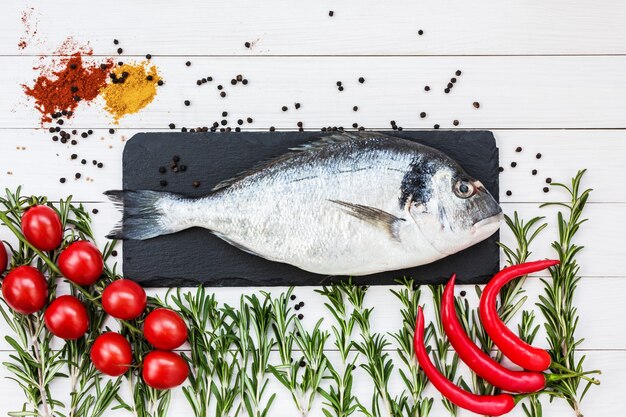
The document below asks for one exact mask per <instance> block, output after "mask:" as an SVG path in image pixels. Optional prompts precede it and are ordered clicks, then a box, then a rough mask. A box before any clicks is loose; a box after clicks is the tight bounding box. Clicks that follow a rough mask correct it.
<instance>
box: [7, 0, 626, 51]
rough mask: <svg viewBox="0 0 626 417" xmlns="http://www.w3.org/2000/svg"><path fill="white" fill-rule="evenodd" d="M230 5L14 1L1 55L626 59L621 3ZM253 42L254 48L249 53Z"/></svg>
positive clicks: (351, 0) (277, 1)
mask: <svg viewBox="0 0 626 417" xmlns="http://www.w3.org/2000/svg"><path fill="white" fill-rule="evenodd" d="M224 6H225V5H224V4H223V3H221V2H194V3H193V5H188V6H186V7H181V5H180V4H179V3H175V2H174V3H166V2H159V3H157V4H156V5H155V4H154V2H151V1H150V0H139V1H133V2H129V4H125V5H124V7H122V8H108V9H107V10H106V15H107V18H106V19H103V18H102V11H97V10H94V8H93V4H92V3H90V2H82V3H76V2H71V1H69V0H61V1H56V2H54V3H51V2H47V1H45V0H34V1H30V2H28V3H27V4H25V3H22V2H7V4H6V5H5V8H4V10H3V14H2V18H1V19H2V20H1V22H2V24H1V25H0V54H3V55H6V54H18V53H21V54H48V53H50V51H53V50H54V49H55V48H56V47H57V46H58V45H59V44H60V43H61V42H63V41H64V40H65V38H66V37H67V36H73V37H74V38H76V39H77V40H79V41H80V42H85V43H86V42H90V44H91V46H92V47H93V48H94V50H95V51H96V53H99V54H115V50H116V49H117V46H116V45H113V39H119V40H120V41H121V44H120V45H119V46H122V47H123V48H124V51H125V53H128V54H135V55H144V54H146V53H151V54H153V55H157V54H159V55H232V54H237V55H251V54H255V55H348V54H349V55H372V54H376V55H392V54H404V55H406V54H410V55H425V54H429V55H450V54H457V55H476V54H480V55H484V54H619V53H621V54H623V53H626V29H625V28H624V25H623V22H624V20H626V8H624V7H623V4H622V3H620V2H611V1H600V2H598V1H593V0H574V1H570V2H568V1H565V0H557V1H553V2H550V3H546V2H545V1H541V0H530V1H525V2H523V3H519V4H518V3H514V4H506V5H504V4H502V3H501V2H499V1H497V0H483V1H480V2H464V1H462V0H447V1H436V0H426V1H420V2H414V1H410V0H401V1H396V2H393V3H391V4H390V3H388V2H377V1H372V0H369V1H365V2H364V1H358V0H346V1H342V2H341V3H336V2H332V1H331V0H322V1H316V2H309V3H301V4H298V6H297V7H294V5H293V4H292V3H290V2H288V1H285V0H271V1H265V2H255V1H253V0H238V1H232V2H229V3H228V6H227V7H224ZM28 7H32V8H33V9H34V10H33V12H32V17H31V19H30V22H31V27H32V28H36V30H37V36H36V39H38V40H39V41H37V40H31V38H30V36H26V40H27V42H28V44H29V46H28V47H27V48H26V49H24V50H20V49H19V48H18V42H19V41H20V39H21V37H22V36H25V34H24V32H25V28H24V25H23V24H22V23H21V20H20V18H21V13H22V12H23V11H25V10H27V9H28ZM330 10H333V11H334V16H333V17H329V16H328V12H329V11H330ZM61 22H71V25H70V24H60V23H61ZM111 22H115V24H111ZM156 27H158V30H155V28H156ZM420 29H421V30H423V31H424V34H423V35H422V36H419V35H418V30H420ZM245 42H253V43H254V46H253V47H252V48H250V49H247V48H246V47H245V46H244V43H245Z"/></svg>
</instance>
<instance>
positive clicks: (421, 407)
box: [391, 278, 434, 417]
mask: <svg viewBox="0 0 626 417" xmlns="http://www.w3.org/2000/svg"><path fill="white" fill-rule="evenodd" d="M399 283H400V284H402V285H403V288H401V289H400V290H398V291H394V290H392V291H391V292H392V293H393V294H394V295H395V296H396V297H397V298H398V299H399V300H400V301H401V302H402V306H403V307H402V310H401V313H402V328H401V329H400V330H398V331H397V332H396V333H393V334H392V337H393V338H394V339H395V340H396V342H397V343H398V348H397V349H396V351H397V352H398V355H399V356H400V360H401V361H402V363H403V364H404V368H405V369H402V368H400V367H399V373H400V377H401V378H402V380H403V381H404V385H405V390H404V391H403V392H402V394H401V398H405V401H403V402H402V403H403V404H404V411H405V413H404V415H406V416H408V417H427V416H428V415H429V414H430V410H431V408H432V405H433V402H434V399H433V398H432V397H427V398H424V397H423V393H424V389H425V388H426V386H427V385H428V378H427V377H426V375H425V374H424V372H423V371H422V370H421V368H420V366H419V364H418V363H417V360H416V358H415V349H414V347H413V336H414V334H415V317H417V308H418V306H419V302H420V297H421V291H420V288H419V287H416V286H415V284H414V281H413V280H412V279H408V278H404V279H403V280H401V281H399ZM430 334H431V333H430V332H429V333H428V334H427V335H426V343H428V339H429V338H430Z"/></svg>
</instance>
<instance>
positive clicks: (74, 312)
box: [44, 295, 89, 340]
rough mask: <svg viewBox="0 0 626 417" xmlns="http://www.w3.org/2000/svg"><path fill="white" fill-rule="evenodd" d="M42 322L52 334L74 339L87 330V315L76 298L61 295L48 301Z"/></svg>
mask: <svg viewBox="0 0 626 417" xmlns="http://www.w3.org/2000/svg"><path fill="white" fill-rule="evenodd" d="M44 322H45V323H46V327H47V328H48V330H50V333H52V334H53V335H55V336H57V337H60V338H61V339H65V340H75V339H78V338H79V337H81V336H82V335H84V334H85V332H87V328H88V327H89V316H88V315H87V309H86V308H85V306H84V305H83V303H81V302H80V300H79V299H78V298H76V297H74V296H71V295H62V296H61V297H59V298H57V299H56V300H54V301H52V303H50V305H49V306H48V308H47V309H46V312H45V313H44Z"/></svg>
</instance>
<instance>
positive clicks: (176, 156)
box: [172, 155, 180, 162]
mask: <svg viewBox="0 0 626 417" xmlns="http://www.w3.org/2000/svg"><path fill="white" fill-rule="evenodd" d="M172 161H174V162H180V156H178V155H174V156H172Z"/></svg>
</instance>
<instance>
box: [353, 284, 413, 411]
mask: <svg viewBox="0 0 626 417" xmlns="http://www.w3.org/2000/svg"><path fill="white" fill-rule="evenodd" d="M345 288H347V289H349V292H348V293H347V298H348V301H349V302H350V304H351V305H352V308H353V309H354V310H353V313H352V314H353V316H354V319H355V320H356V323H357V324H358V325H359V329H360V330H361V339H360V340H359V341H356V342H355V343H354V347H355V348H356V350H357V351H358V352H359V353H360V354H361V355H363V357H364V358H365V363H363V364H361V367H362V368H363V369H364V370H365V371H366V372H367V373H368V375H369V376H370V378H371V379H372V382H373V383H374V392H373V395H372V402H371V407H370V408H369V409H368V408H367V407H365V405H364V404H363V403H362V402H361V401H360V400H359V399H357V402H358V404H359V410H360V411H361V413H363V414H365V415H366V416H368V417H380V416H383V415H386V416H389V417H391V416H399V415H400V414H401V413H402V409H403V408H404V400H405V398H400V399H398V401H395V399H394V398H393V397H392V395H391V393H390V392H389V380H390V378H391V375H392V373H393V369H394V365H393V360H392V359H391V357H390V355H389V352H388V351H387V347H388V346H389V345H390V344H391V342H390V341H389V340H387V338H386V335H385V334H379V333H372V331H371V319H370V318H371V315H372V312H373V310H374V309H373V308H366V307H364V305H363V301H364V299H365V294H366V293H367V290H368V287H365V286H357V285H353V286H350V287H345Z"/></svg>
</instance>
